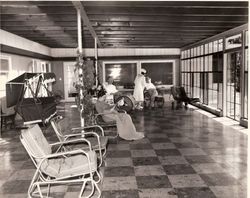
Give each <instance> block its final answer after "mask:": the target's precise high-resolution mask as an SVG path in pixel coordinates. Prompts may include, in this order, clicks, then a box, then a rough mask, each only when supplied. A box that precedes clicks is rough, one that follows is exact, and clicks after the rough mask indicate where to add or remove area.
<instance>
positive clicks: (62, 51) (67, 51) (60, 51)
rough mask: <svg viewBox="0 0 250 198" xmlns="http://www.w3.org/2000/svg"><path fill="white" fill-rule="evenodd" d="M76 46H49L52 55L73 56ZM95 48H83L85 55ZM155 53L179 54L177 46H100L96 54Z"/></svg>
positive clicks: (92, 51) (92, 54)
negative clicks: (104, 47)
mask: <svg viewBox="0 0 250 198" xmlns="http://www.w3.org/2000/svg"><path fill="white" fill-rule="evenodd" d="M76 52H77V49H76V48H51V56H53V57H74V56H76ZM94 52H95V50H94V49H92V48H86V49H83V53H84V54H85V56H87V57H93V56H94ZM155 55H180V49H179V48H146V49H145V48H113V49H111V48H106V49H103V48H100V49H98V56H101V57H105V56H155Z"/></svg>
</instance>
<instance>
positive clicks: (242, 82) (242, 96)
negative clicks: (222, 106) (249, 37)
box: [240, 31, 247, 120]
mask: <svg viewBox="0 0 250 198" xmlns="http://www.w3.org/2000/svg"><path fill="white" fill-rule="evenodd" d="M241 38H242V39H241V40H242V47H241V50H242V53H241V68H240V103H241V105H240V107H241V108H240V120H241V119H243V118H244V109H245V86H247V85H245V75H244V72H245V67H246V66H245V31H243V32H242V33H241Z"/></svg>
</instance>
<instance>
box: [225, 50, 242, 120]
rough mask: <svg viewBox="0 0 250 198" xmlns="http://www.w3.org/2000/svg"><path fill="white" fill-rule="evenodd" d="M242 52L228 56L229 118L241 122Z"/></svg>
mask: <svg viewBox="0 0 250 198" xmlns="http://www.w3.org/2000/svg"><path fill="white" fill-rule="evenodd" d="M241 59H242V53H241V52H240V51H235V52H230V53H228V54H227V84H226V86H227V102H226V103H227V117H229V118H232V119H234V120H237V121H239V120H240V115H241V102H240V101H241V100H240V95H241V94H240V92H241V89H240V72H241V68H242V61H241Z"/></svg>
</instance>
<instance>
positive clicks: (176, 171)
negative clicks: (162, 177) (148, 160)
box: [163, 164, 196, 175]
mask: <svg viewBox="0 0 250 198" xmlns="http://www.w3.org/2000/svg"><path fill="white" fill-rule="evenodd" d="M163 168H164V170H165V172H166V174H167V175H184V174H196V172H195V170H194V169H193V168H192V166H190V165H188V164H175V165H165V166H163Z"/></svg>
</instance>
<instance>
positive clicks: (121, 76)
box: [103, 62, 137, 89]
mask: <svg viewBox="0 0 250 198" xmlns="http://www.w3.org/2000/svg"><path fill="white" fill-rule="evenodd" d="M103 64H104V65H103V80H104V81H106V80H107V78H108V77H110V76H111V77H113V79H114V84H115V85H116V86H117V87H118V88H119V87H121V88H128V89H132V88H133V87H134V80H135V77H136V75H137V62H104V63H103Z"/></svg>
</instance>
